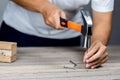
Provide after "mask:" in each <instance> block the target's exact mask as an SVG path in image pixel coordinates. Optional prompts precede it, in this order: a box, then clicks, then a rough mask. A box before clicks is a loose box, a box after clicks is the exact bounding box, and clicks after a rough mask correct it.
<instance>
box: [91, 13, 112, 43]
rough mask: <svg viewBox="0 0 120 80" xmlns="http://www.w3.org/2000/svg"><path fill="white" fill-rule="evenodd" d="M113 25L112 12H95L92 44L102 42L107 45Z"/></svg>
mask: <svg viewBox="0 0 120 80" xmlns="http://www.w3.org/2000/svg"><path fill="white" fill-rule="evenodd" d="M111 23H112V12H108V13H98V12H95V11H93V24H94V27H93V36H92V43H93V42H94V41H101V42H102V43H103V44H104V45H107V43H108V41H109V38H110V33H111Z"/></svg>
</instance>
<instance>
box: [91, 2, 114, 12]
mask: <svg viewBox="0 0 120 80" xmlns="http://www.w3.org/2000/svg"><path fill="white" fill-rule="evenodd" d="M91 1H92V2H91V7H92V9H93V10H95V11H97V12H112V11H113V9H114V0H91Z"/></svg>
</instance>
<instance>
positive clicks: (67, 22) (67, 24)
mask: <svg viewBox="0 0 120 80" xmlns="http://www.w3.org/2000/svg"><path fill="white" fill-rule="evenodd" d="M60 24H61V26H63V27H67V28H69V29H72V30H76V31H77V32H82V25H81V24H77V23H75V22H72V21H70V20H65V19H63V18H60Z"/></svg>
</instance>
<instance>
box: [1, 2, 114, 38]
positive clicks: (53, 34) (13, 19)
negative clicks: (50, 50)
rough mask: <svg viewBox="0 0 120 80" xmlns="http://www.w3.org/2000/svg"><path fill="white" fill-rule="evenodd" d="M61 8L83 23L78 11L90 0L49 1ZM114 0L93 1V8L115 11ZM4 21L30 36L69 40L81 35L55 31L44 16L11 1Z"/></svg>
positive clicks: (69, 17) (74, 19)
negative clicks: (45, 20) (47, 23)
mask: <svg viewBox="0 0 120 80" xmlns="http://www.w3.org/2000/svg"><path fill="white" fill-rule="evenodd" d="M49 1H50V2H51V3H53V4H55V5H56V6H58V7H59V8H61V9H63V10H64V11H65V13H66V15H67V17H68V19H71V20H72V21H74V22H77V23H81V24H82V23H83V22H82V18H81V14H80V12H78V10H79V9H80V8H81V7H83V6H85V5H87V4H88V3H89V2H90V0H49ZM113 6H114V0H91V7H92V9H93V10H95V11H98V12H110V11H113ZM3 20H4V21H5V22H6V24H8V25H9V26H11V27H12V28H14V29H16V30H18V31H20V32H22V33H25V34H29V35H34V36H38V37H44V38H53V39H67V38H73V37H77V36H79V35H80V33H79V32H76V31H74V30H69V29H64V30H55V29H53V28H52V27H50V26H48V25H46V24H45V22H44V19H43V16H42V14H40V13H37V12H32V11H29V10H27V9H24V8H23V7H21V6H19V5H17V4H15V3H14V2H12V1H9V4H8V6H7V8H6V11H5V12H4V16H3Z"/></svg>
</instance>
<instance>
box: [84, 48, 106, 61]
mask: <svg viewBox="0 0 120 80" xmlns="http://www.w3.org/2000/svg"><path fill="white" fill-rule="evenodd" d="M97 49H98V48H97ZM97 49H95V50H93V51H94V53H95V51H96V54H94V53H91V54H94V55H93V56H92V57H90V58H89V59H87V60H86V62H87V63H90V62H93V61H94V60H97V59H99V58H101V56H102V55H103V54H104V52H105V51H106V47H105V46H103V47H100V49H99V50H98V51H97Z"/></svg>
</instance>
